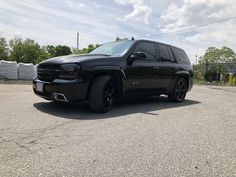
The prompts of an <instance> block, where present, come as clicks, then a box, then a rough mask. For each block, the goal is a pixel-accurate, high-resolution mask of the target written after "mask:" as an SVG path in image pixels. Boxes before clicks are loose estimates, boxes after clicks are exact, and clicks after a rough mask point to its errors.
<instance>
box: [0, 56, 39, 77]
mask: <svg viewBox="0 0 236 177" xmlns="http://www.w3.org/2000/svg"><path fill="white" fill-rule="evenodd" d="M36 73H37V65H33V64H32V63H19V64H17V63H16V62H15V61H4V60H1V61H0V78H3V79H9V80H17V79H20V80H32V79H33V77H35V76H36Z"/></svg>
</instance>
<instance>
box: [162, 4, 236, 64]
mask: <svg viewBox="0 0 236 177" xmlns="http://www.w3.org/2000/svg"><path fill="white" fill-rule="evenodd" d="M235 12H236V3H235V0H198V1H196V0H184V1H182V4H176V3H172V4H170V5H169V7H168V8H167V9H166V11H165V12H164V13H163V14H162V15H161V17H160V19H161V21H162V24H161V26H162V28H161V31H162V32H164V33H166V32H167V33H168V32H174V31H178V30H182V29H188V28H191V27H194V26H198V25H202V24H207V23H212V22H216V21H219V20H222V19H226V18H229V17H233V16H235V15H236V14H235ZM235 29H236V20H235V19H233V20H231V21H227V22H222V23H216V24H212V25H209V26H206V27H202V28H198V29H195V30H191V31H185V32H184V33H180V34H178V35H177V36H179V37H180V38H181V40H182V42H181V43H182V44H184V45H185V46H184V47H185V48H187V49H188V51H189V53H191V55H192V54H193V53H194V52H195V51H196V50H198V49H199V51H200V55H202V54H203V51H204V50H202V48H204V49H206V48H208V47H210V46H216V47H222V46H223V45H226V46H229V47H231V48H232V49H233V50H235V49H236V31H235ZM190 48H191V49H190ZM200 48H201V50H200ZM195 53H196V52H195ZM191 58H192V60H193V56H192V57H191Z"/></svg>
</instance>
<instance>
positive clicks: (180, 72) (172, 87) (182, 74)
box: [168, 70, 191, 93]
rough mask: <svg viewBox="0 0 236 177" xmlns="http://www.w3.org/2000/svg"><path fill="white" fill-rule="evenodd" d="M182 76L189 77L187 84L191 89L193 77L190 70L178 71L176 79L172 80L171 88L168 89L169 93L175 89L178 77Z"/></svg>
mask: <svg viewBox="0 0 236 177" xmlns="http://www.w3.org/2000/svg"><path fill="white" fill-rule="evenodd" d="M180 77H184V78H185V79H187V82H188V83H187V84H188V89H189V86H190V82H191V81H190V80H191V79H190V78H191V76H190V73H189V72H188V71H183V70H182V71H177V72H176V73H175V77H174V79H173V81H172V82H171V85H170V89H169V90H168V92H169V93H171V92H172V91H173V89H174V87H175V83H176V81H177V79H178V78H180Z"/></svg>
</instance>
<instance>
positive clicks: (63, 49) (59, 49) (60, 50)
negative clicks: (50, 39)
mask: <svg viewBox="0 0 236 177" xmlns="http://www.w3.org/2000/svg"><path fill="white" fill-rule="evenodd" d="M70 54H71V50H70V47H68V46H65V45H64V46H61V45H58V46H56V47H55V56H63V55H70Z"/></svg>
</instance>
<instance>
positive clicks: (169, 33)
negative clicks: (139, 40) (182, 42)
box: [143, 16, 236, 37]
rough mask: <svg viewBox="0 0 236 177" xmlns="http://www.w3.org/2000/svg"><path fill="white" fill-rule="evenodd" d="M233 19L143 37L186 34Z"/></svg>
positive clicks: (235, 17)
mask: <svg viewBox="0 0 236 177" xmlns="http://www.w3.org/2000/svg"><path fill="white" fill-rule="evenodd" d="M233 19H236V16H234V17H230V18H225V19H222V20H218V21H214V22H210V23H205V24H202V25H197V26H193V27H190V28H185V29H182V30H177V31H172V32H166V33H161V34H151V35H148V36H147V35H146V36H143V37H150V36H166V35H173V34H177V33H182V32H186V31H192V30H195V29H198V28H202V27H205V26H209V25H213V24H217V23H223V22H226V21H229V20H233Z"/></svg>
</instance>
